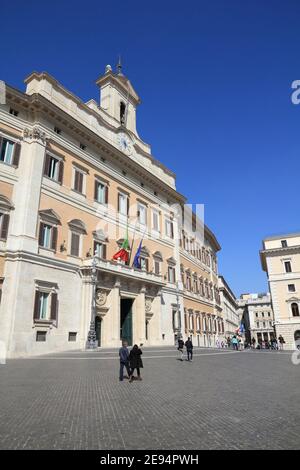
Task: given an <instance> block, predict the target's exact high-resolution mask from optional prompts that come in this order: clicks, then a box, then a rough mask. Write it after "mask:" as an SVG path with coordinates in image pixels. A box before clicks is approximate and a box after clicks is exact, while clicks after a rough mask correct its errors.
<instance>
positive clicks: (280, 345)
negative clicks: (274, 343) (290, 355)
mask: <svg viewBox="0 0 300 470" xmlns="http://www.w3.org/2000/svg"><path fill="white" fill-rule="evenodd" d="M278 343H279V345H278V346H279V349H280V350H281V351H282V350H283V345H284V343H285V341H284V338H283V336H282V335H279V336H278Z"/></svg>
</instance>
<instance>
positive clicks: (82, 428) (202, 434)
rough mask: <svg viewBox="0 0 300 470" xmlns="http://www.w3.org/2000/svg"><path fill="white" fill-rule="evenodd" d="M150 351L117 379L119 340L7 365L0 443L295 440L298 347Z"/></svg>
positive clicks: (97, 445)
mask: <svg viewBox="0 0 300 470" xmlns="http://www.w3.org/2000/svg"><path fill="white" fill-rule="evenodd" d="M194 352H195V357H194V361H193V362H192V363H188V362H180V361H179V360H178V359H177V351H176V350H174V349H172V348H171V347H169V348H153V349H147V350H145V351H144V355H143V359H144V369H143V371H142V373H143V381H142V382H137V381H134V382H133V383H131V384H130V383H128V380H124V381H123V382H119V381H118V359H117V352H116V350H105V351H99V352H80V351H76V352H68V353H61V354H56V355H49V356H43V357H39V358H31V359H15V360H10V361H8V363H7V364H6V365H0V448H1V449H104V450H109V449H181V450H184V449H296V448H299V447H300V393H299V385H300V365H298V366H297V365H293V364H292V362H291V353H287V352H270V351H265V352H263V351H257V352H256V351H243V352H233V351H227V350H225V351H218V350H211V349H210V350H208V349H206V350H205V349H195V351H194Z"/></svg>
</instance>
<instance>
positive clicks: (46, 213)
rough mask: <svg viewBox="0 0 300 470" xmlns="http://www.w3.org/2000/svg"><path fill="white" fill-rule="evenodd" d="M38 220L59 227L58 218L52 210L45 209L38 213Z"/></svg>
mask: <svg viewBox="0 0 300 470" xmlns="http://www.w3.org/2000/svg"><path fill="white" fill-rule="evenodd" d="M39 216H40V219H41V220H42V221H43V222H49V223H50V224H54V225H61V222H60V217H59V216H58V215H57V213H56V212H55V211H54V210H53V209H46V210H41V211H39Z"/></svg>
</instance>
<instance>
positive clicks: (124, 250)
mask: <svg viewBox="0 0 300 470" xmlns="http://www.w3.org/2000/svg"><path fill="white" fill-rule="evenodd" d="M128 249H129V241H128V226H127V229H126V236H125V238H124V241H123V243H122V246H121V249H120V250H119V251H117V253H115V254H114V256H113V259H115V260H120V261H124V263H128V259H129V253H128Z"/></svg>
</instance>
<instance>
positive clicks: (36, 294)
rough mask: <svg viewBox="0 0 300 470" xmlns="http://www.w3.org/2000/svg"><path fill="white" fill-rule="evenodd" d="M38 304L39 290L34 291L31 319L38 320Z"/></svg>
mask: <svg viewBox="0 0 300 470" xmlns="http://www.w3.org/2000/svg"><path fill="white" fill-rule="evenodd" d="M39 305H40V292H39V291H36V292H35V299H34V308H33V320H39V318H40V312H39Z"/></svg>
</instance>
